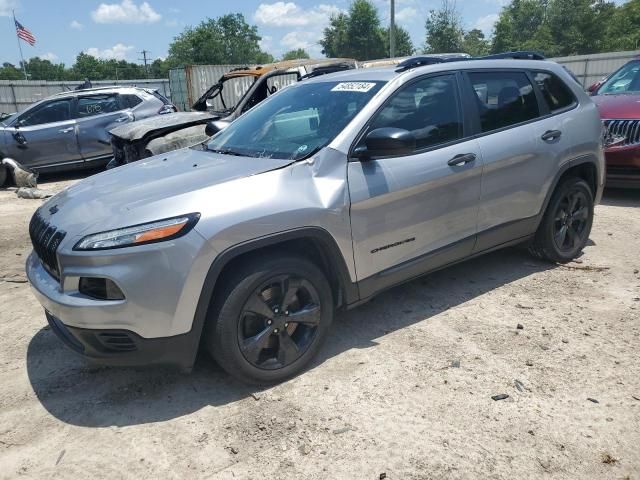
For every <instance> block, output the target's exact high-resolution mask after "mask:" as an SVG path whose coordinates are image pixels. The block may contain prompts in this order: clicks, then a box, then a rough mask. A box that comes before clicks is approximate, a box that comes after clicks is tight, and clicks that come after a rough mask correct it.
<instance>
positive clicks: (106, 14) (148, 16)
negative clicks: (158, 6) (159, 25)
mask: <svg viewBox="0 0 640 480" xmlns="http://www.w3.org/2000/svg"><path fill="white" fill-rule="evenodd" d="M91 17H92V18H93V21H94V22H96V23H154V22H158V21H159V20H160V19H161V18H162V15H160V14H159V13H158V12H156V11H155V10H154V9H153V8H152V7H151V5H149V3H148V2H142V3H141V4H140V6H138V5H136V4H135V3H133V1H132V0H122V2H121V3H101V4H100V5H98V8H97V9H95V10H94V11H93V12H91Z"/></svg>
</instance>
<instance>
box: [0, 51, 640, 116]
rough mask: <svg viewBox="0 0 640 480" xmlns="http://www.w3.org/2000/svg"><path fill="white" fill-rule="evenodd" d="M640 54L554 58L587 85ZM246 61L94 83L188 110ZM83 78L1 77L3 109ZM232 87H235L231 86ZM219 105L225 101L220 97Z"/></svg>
mask: <svg viewBox="0 0 640 480" xmlns="http://www.w3.org/2000/svg"><path fill="white" fill-rule="evenodd" d="M638 56H640V51H635V52H612V53H599V54H593V55H577V56H573V57H558V58H552V59H551V60H553V61H555V62H558V63H560V64H562V65H565V66H566V67H567V68H569V69H570V70H571V71H572V72H573V73H574V74H575V75H576V77H578V79H579V80H580V81H581V82H582V85H583V86H584V87H585V88H586V87H588V86H589V85H591V84H592V83H594V82H596V81H598V80H600V79H601V78H602V77H604V76H606V75H609V74H610V73H612V72H613V71H615V70H616V69H618V68H620V67H621V66H622V65H624V64H625V63H627V62H628V61H629V60H631V59H633V58H636V57H638ZM242 66H246V65H189V66H187V67H183V68H176V69H173V70H171V71H170V72H169V79H141V80H100V81H95V82H92V83H93V86H96V87H97V86H108V85H137V86H140V87H147V88H155V89H158V90H159V91H160V93H162V94H163V95H165V96H166V97H168V98H170V99H171V101H172V102H173V103H174V104H175V105H176V106H177V107H178V109H179V110H182V111H188V110H189V109H190V108H191V105H193V104H194V103H195V101H196V100H197V99H198V98H199V97H200V96H201V95H202V94H203V93H204V92H205V91H207V89H209V88H210V87H211V86H213V85H214V84H215V83H216V82H217V81H218V80H219V79H220V77H221V76H222V75H223V74H225V73H226V72H228V71H229V70H231V69H233V68H236V67H242ZM252 81H253V79H251V78H247V77H245V78H242V79H238V80H237V81H233V82H232V83H230V84H228V85H226V88H225V90H224V91H223V94H224V100H225V104H226V105H227V106H230V105H234V104H235V103H236V102H237V101H238V100H239V99H240V96H241V95H242V93H243V92H245V91H246V90H247V89H248V88H249V86H250V83H251V82H252ZM80 83H81V82H47V81H39V80H0V112H6V113H12V112H16V111H20V110H24V109H25V108H26V107H27V106H29V105H30V104H32V103H33V102H36V101H38V100H42V99H43V98H45V97H48V96H49V95H53V94H54V93H59V92H64V91H67V90H73V89H74V88H75V87H76V86H77V85H79V84H80ZM229 87H231V88H229ZM214 107H215V108H218V109H221V108H223V105H222V104H221V103H220V101H219V99H216V105H214Z"/></svg>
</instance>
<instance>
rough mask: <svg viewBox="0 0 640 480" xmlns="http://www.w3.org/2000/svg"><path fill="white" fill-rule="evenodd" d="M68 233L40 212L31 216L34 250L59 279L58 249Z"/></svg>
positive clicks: (30, 231)
mask: <svg viewBox="0 0 640 480" xmlns="http://www.w3.org/2000/svg"><path fill="white" fill-rule="evenodd" d="M65 235H66V233H65V232H63V231H62V230H58V229H56V227H54V226H53V225H51V224H50V223H48V222H47V221H46V220H44V219H43V218H42V216H41V215H40V212H38V211H36V213H35V214H34V215H33V217H32V218H31V222H30V223H29V236H30V237H31V243H32V244H33V250H34V251H35V252H36V255H38V257H39V258H40V260H42V264H43V265H44V267H45V268H46V269H47V271H48V272H49V273H50V274H51V275H52V276H53V277H54V278H56V279H57V280H59V279H60V271H59V269H58V258H57V255H56V253H57V251H58V247H59V246H60V243H61V242H62V240H63V239H64V237H65Z"/></svg>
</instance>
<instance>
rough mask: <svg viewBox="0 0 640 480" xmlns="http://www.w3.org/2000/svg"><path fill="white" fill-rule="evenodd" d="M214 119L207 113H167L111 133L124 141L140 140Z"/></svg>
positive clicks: (119, 128) (115, 129)
mask: <svg viewBox="0 0 640 480" xmlns="http://www.w3.org/2000/svg"><path fill="white" fill-rule="evenodd" d="M214 118H216V117H214V116H213V115H211V114H210V113H206V112H175V113H167V114H165V115H156V116H155V117H149V118H145V119H142V120H138V121H135V122H132V123H127V124H125V125H121V126H119V127H116V128H114V129H113V130H111V131H110V132H109V133H111V135H114V136H116V137H119V138H121V139H123V140H128V141H132V140H140V139H141V138H142V137H144V136H146V135H147V134H148V133H150V132H152V131H156V130H164V131H165V132H167V133H168V132H170V131H173V130H177V129H180V128H186V127H191V126H194V125H200V124H204V123H207V122H208V121H210V120H213V119H214Z"/></svg>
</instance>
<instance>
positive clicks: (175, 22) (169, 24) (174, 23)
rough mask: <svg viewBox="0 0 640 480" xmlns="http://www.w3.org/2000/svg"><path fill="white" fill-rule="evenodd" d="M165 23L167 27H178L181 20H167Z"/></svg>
mask: <svg viewBox="0 0 640 480" xmlns="http://www.w3.org/2000/svg"><path fill="white" fill-rule="evenodd" d="M164 24H165V25H166V26H167V27H177V26H178V24H179V22H178V20H175V19H172V20H167V21H166V22H164Z"/></svg>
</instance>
